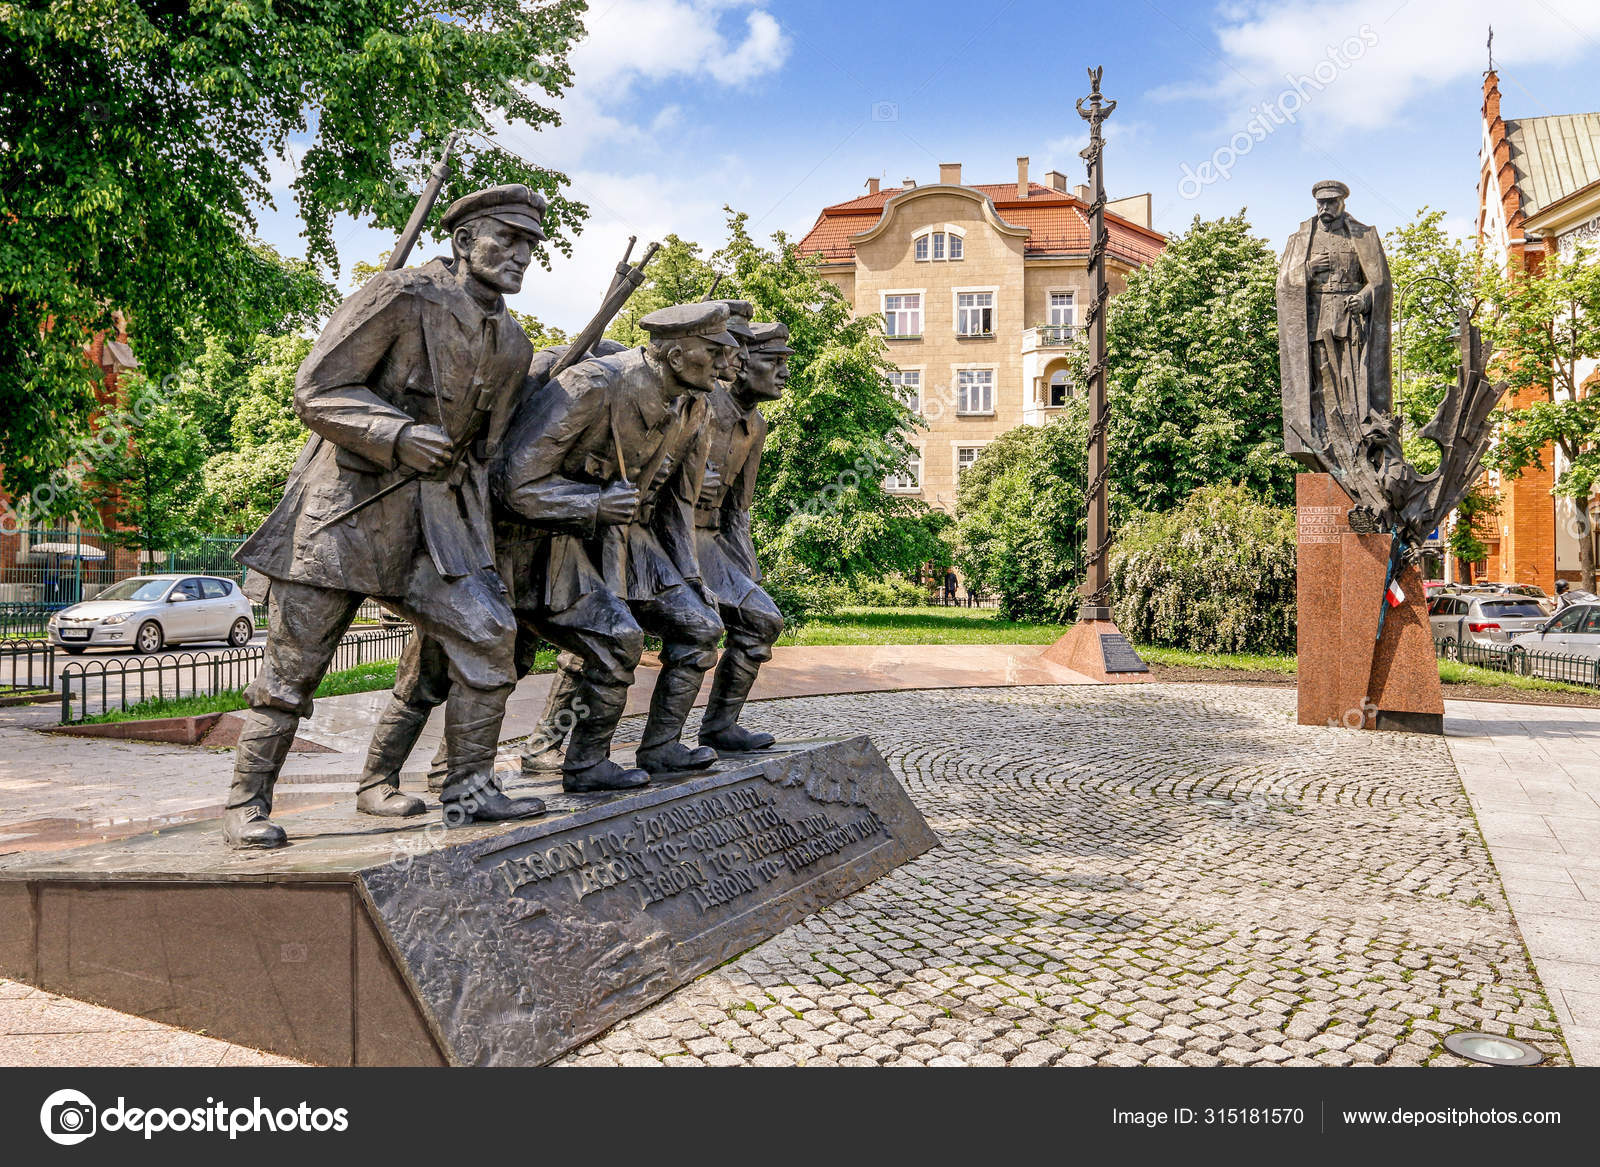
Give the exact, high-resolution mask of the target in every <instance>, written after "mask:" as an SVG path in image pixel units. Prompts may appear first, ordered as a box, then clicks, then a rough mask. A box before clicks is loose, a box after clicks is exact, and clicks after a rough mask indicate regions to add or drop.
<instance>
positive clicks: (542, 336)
mask: <svg viewBox="0 0 1600 1167" xmlns="http://www.w3.org/2000/svg"><path fill="white" fill-rule="evenodd" d="M511 315H512V317H513V318H514V319H515V320H516V322H517V323H518V324H520V325H522V331H523V332H525V333H527V334H528V339H529V340H531V341H532V342H533V347H534V349H535V350H536V351H537V350H538V349H542V348H554V347H555V346H556V345H561V344H566V343H568V342H569V341H570V340H571V339H572V338H571V337H570V336H568V335H567V334H566V331H565V330H564V329H560V328H557V327H556V326H555V325H553V324H545V323H544V321H542V320H540V319H539V318H538V317H537V316H532V315H529V314H528V313H526V312H518V311H517V310H516V309H512V310H511Z"/></svg>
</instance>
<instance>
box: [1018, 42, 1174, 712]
mask: <svg viewBox="0 0 1600 1167" xmlns="http://www.w3.org/2000/svg"><path fill="white" fill-rule="evenodd" d="M1101 72H1102V69H1101V67H1100V66H1098V65H1097V66H1095V67H1094V68H1092V69H1090V70H1089V96H1088V97H1083V98H1079V99H1078V114H1079V116H1080V117H1082V118H1083V119H1084V120H1085V121H1086V122H1088V123H1089V144H1088V146H1086V147H1085V148H1084V149H1083V150H1082V152H1081V154H1080V157H1082V158H1083V160H1084V161H1085V162H1087V163H1088V164H1089V192H1090V196H1089V197H1090V199H1091V200H1092V201H1091V202H1090V204H1089V238H1090V248H1089V279H1090V282H1091V288H1092V296H1091V298H1090V301H1089V312H1088V321H1087V323H1088V326H1089V349H1090V363H1089V371H1088V377H1087V380H1088V391H1089V483H1088V489H1087V490H1086V491H1085V494H1086V496H1087V501H1088V509H1089V514H1088V520H1089V521H1088V528H1089V530H1088V536H1089V537H1088V542H1087V544H1086V547H1087V554H1086V556H1085V560H1084V582H1083V586H1082V588H1081V589H1080V591H1081V594H1082V596H1083V604H1082V606H1081V607H1080V609H1079V611H1078V622H1077V623H1076V624H1074V625H1073V626H1072V628H1070V629H1069V630H1068V631H1067V632H1066V633H1065V634H1064V635H1063V636H1062V637H1061V639H1060V640H1058V641H1056V642H1055V643H1054V644H1052V645H1051V646H1050V647H1049V648H1048V649H1046V650H1045V653H1044V657H1045V659H1046V660H1049V661H1051V662H1053V663H1055V664H1058V665H1064V666H1065V667H1067V668H1069V669H1071V670H1073V671H1074V672H1076V673H1081V674H1083V675H1084V676H1087V677H1091V678H1093V679H1095V680H1098V681H1137V680H1143V679H1144V677H1145V675H1146V674H1148V673H1149V671H1150V666H1149V665H1147V664H1145V663H1144V661H1143V660H1141V659H1140V658H1139V654H1138V653H1137V652H1135V651H1134V648H1133V646H1132V645H1131V644H1129V643H1128V640H1127V638H1126V637H1125V636H1123V635H1122V633H1121V632H1119V631H1118V630H1117V626H1116V624H1115V623H1114V622H1113V621H1112V619H1111V605H1110V597H1109V591H1110V586H1111V582H1110V572H1109V564H1108V563H1107V557H1108V555H1109V554H1110V551H1111V522H1110V515H1109V512H1108V509H1107V506H1106V426H1107V423H1108V418H1107V413H1106V303H1107V301H1108V300H1109V299H1110V297H1111V292H1110V290H1109V289H1108V288H1107V287H1106V242H1107V240H1108V238H1109V235H1108V233H1107V231H1106V214H1105V212H1106V183H1105V165H1104V160H1103V158H1102V155H1103V154H1104V151H1105V140H1104V139H1103V138H1102V137H1101V135H1100V126H1101V123H1103V122H1104V121H1105V120H1106V118H1108V117H1110V116H1111V111H1112V110H1114V109H1116V108H1117V103H1116V102H1115V101H1110V100H1107V99H1106V98H1105V97H1104V96H1102V94H1101V93H1100V75H1101Z"/></svg>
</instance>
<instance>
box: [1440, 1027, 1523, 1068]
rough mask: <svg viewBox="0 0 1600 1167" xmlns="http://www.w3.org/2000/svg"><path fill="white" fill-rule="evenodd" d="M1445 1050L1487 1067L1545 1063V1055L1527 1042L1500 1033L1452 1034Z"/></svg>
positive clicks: (1446, 1039) (1446, 1042)
mask: <svg viewBox="0 0 1600 1167" xmlns="http://www.w3.org/2000/svg"><path fill="white" fill-rule="evenodd" d="M1444 1048H1445V1049H1447V1050H1449V1051H1450V1052H1451V1053H1453V1054H1456V1055H1458V1056H1460V1057H1463V1058H1467V1059H1468V1060H1470V1061H1474V1062H1482V1063H1483V1064H1484V1065H1486V1066H1534V1065H1538V1064H1539V1063H1540V1062H1542V1061H1544V1055H1543V1054H1542V1053H1540V1052H1539V1051H1538V1050H1536V1049H1534V1048H1533V1047H1532V1046H1531V1045H1529V1044H1528V1043H1527V1042H1525V1041H1518V1040H1517V1039H1516V1038H1514V1037H1502V1036H1501V1035H1500V1034H1498V1033H1452V1034H1449V1035H1447V1036H1446V1037H1445V1039H1444Z"/></svg>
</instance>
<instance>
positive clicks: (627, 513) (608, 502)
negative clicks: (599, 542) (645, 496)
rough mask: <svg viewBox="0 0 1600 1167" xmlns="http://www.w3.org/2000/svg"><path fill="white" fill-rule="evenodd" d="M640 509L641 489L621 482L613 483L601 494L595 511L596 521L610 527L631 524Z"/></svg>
mask: <svg viewBox="0 0 1600 1167" xmlns="http://www.w3.org/2000/svg"><path fill="white" fill-rule="evenodd" d="M638 509H639V488H638V487H637V486H630V485H627V484H625V483H621V482H613V483H612V484H611V485H610V486H608V487H606V488H605V489H604V490H602V491H601V492H600V503H599V506H598V507H597V508H596V510H595V521H596V522H598V523H600V524H602V525H603V526H608V527H614V526H620V525H621V524H623V523H631V522H632V521H633V515H634V512H635V511H637V510H638Z"/></svg>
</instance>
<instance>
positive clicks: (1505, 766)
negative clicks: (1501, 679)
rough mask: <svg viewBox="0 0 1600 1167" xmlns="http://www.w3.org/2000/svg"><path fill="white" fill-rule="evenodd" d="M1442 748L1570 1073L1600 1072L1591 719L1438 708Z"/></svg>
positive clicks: (1595, 722) (1599, 852) (1525, 709)
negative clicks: (1575, 1067) (1489, 857)
mask: <svg viewBox="0 0 1600 1167" xmlns="http://www.w3.org/2000/svg"><path fill="white" fill-rule="evenodd" d="M1446 710H1447V715H1446V719H1445V732H1446V735H1447V737H1446V740H1447V741H1448V742H1449V744H1450V753H1451V756H1452V757H1453V758H1454V759H1455V763H1456V769H1457V770H1458V771H1459V772H1460V774H1461V780H1462V783H1463V784H1464V785H1465V787H1466V789H1467V793H1468V795H1469V796H1470V797H1471V799H1472V806H1473V809H1474V810H1475V811H1476V812H1477V816H1478V823H1479V825H1480V826H1481V827H1482V829H1483V836H1484V839H1485V840H1486V841H1487V842H1488V844H1489V850H1490V852H1491V853H1492V854H1493V856H1494V862H1495V867H1496V868H1497V869H1498V870H1499V872H1500V878H1501V880H1502V882H1503V883H1504V885H1505V889H1506V895H1507V897H1508V898H1509V899H1510V901H1511V909H1512V911H1513V912H1514V913H1515V914H1516V918H1517V923H1518V924H1520V925H1521V927H1522V935H1523V937H1524V938H1525V939H1526V940H1527V943H1528V951H1529V952H1530V953H1531V954H1532V955H1533V960H1534V964H1535V966H1536V967H1537V968H1538V970H1539V979H1540V980H1542V981H1543V982H1544V985H1545V988H1546V990H1547V991H1548V992H1549V994H1550V1001H1551V1004H1553V1005H1554V1006H1555V1010H1556V1016H1557V1017H1559V1018H1560V1020H1561V1028H1562V1030H1563V1032H1564V1033H1565V1034H1566V1037H1567V1044H1568V1045H1569V1046H1571V1048H1572V1054H1573V1057H1574V1059H1575V1060H1576V1061H1577V1062H1578V1064H1580V1065H1588V1066H1595V1065H1600V710H1597V709H1575V708H1570V707H1561V708H1554V707H1551V706H1541V705H1491V704H1487V703H1478V702H1468V701H1451V702H1448V703H1447V704H1446Z"/></svg>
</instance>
